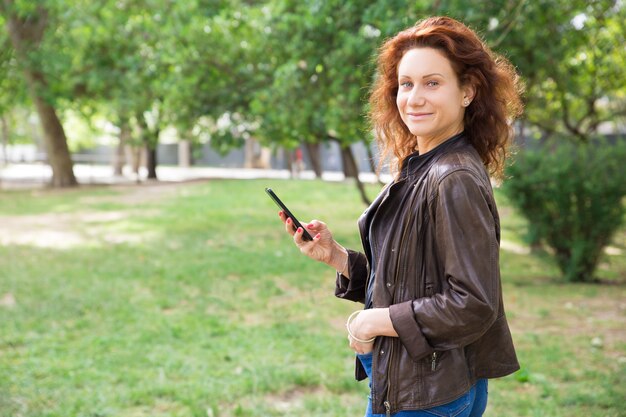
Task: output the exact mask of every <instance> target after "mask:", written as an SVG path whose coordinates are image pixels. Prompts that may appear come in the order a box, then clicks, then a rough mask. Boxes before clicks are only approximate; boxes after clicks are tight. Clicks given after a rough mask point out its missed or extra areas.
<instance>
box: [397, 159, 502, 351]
mask: <svg viewBox="0 0 626 417" xmlns="http://www.w3.org/2000/svg"><path fill="white" fill-rule="evenodd" d="M480 184H482V183H481V182H480V181H479V180H478V179H477V178H476V177H475V175H474V174H473V173H471V172H469V171H466V170H462V171H455V172H453V173H451V174H449V175H448V176H447V177H445V178H444V179H443V180H442V181H441V182H440V183H439V185H438V187H437V194H436V195H435V197H434V198H433V199H432V201H431V204H432V206H431V207H430V209H429V213H431V216H432V217H433V218H431V221H433V222H434V228H435V229H434V230H435V238H434V239H435V242H434V243H433V244H434V247H435V248H436V252H437V258H438V262H440V263H441V264H440V270H442V271H443V274H444V276H443V277H430V279H428V281H431V282H437V281H443V282H444V283H445V282H447V285H444V287H443V288H444V290H443V291H442V292H439V293H437V294H435V295H433V296H432V297H424V298H419V299H416V300H409V301H407V302H404V303H400V304H395V305H392V306H391V307H390V316H391V320H392V323H393V326H394V329H395V330H396V332H397V333H398V335H399V336H400V339H401V341H402V343H403V345H404V346H405V347H406V349H407V351H408V352H409V354H410V355H411V357H413V359H415V360H417V359H420V358H422V357H424V356H426V355H428V354H430V353H432V352H433V351H434V350H449V349H454V348H458V347H462V346H466V345H468V344H470V343H472V342H473V341H475V340H477V339H478V338H479V337H480V336H481V335H482V334H484V333H485V332H486V331H487V330H488V329H489V328H490V327H491V325H492V324H493V323H494V321H495V320H496V316H497V314H498V310H499V302H500V270H499V263H498V262H499V261H498V256H499V255H498V253H499V242H498V231H497V227H498V226H497V225H496V221H495V219H494V214H493V213H492V211H491V208H490V201H493V200H492V199H491V198H490V196H491V191H490V189H489V190H488V189H486V188H485V186H484V185H482V186H481V185H480ZM494 209H495V208H494Z"/></svg>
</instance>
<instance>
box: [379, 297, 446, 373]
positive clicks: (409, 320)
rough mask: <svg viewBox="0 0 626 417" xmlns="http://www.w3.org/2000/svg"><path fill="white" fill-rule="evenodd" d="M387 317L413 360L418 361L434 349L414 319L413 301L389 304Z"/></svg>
mask: <svg viewBox="0 0 626 417" xmlns="http://www.w3.org/2000/svg"><path fill="white" fill-rule="evenodd" d="M389 317H390V318H391V324H392V325H393V328H394V330H395V331H396V333H398V336H399V337H400V341H401V342H402V344H403V345H404V348H405V349H406V350H407V352H408V353H409V356H411V358H412V359H413V360H414V361H418V360H420V359H422V358H423V357H425V356H427V355H430V354H431V353H433V352H434V351H435V349H433V347H432V346H431V345H430V344H429V343H428V341H427V340H426V337H424V334H423V333H422V330H421V329H420V326H419V324H417V322H416V321H415V312H414V311H413V301H406V302H404V303H400V304H393V305H391V306H389Z"/></svg>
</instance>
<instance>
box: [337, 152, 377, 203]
mask: <svg viewBox="0 0 626 417" xmlns="http://www.w3.org/2000/svg"><path fill="white" fill-rule="evenodd" d="M339 146H340V147H341V161H342V163H343V172H344V174H345V176H346V178H354V182H355V183H356V188H357V189H358V190H359V194H360V196H361V201H363V203H364V204H365V205H366V206H369V205H370V204H372V203H371V201H370V200H369V198H367V194H366V192H365V187H364V186H363V183H362V182H361V179H360V178H359V167H358V165H357V163H356V160H355V159H354V154H353V153H352V148H351V147H350V145H347V146H345V147H344V146H342V145H341V143H340V144H339Z"/></svg>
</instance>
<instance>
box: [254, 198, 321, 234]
mask: <svg viewBox="0 0 626 417" xmlns="http://www.w3.org/2000/svg"><path fill="white" fill-rule="evenodd" d="M265 192H266V193H267V195H269V196H270V198H271V199H272V200H274V203H276V205H277V206H278V207H280V208H281V210H282V211H283V212H285V214H286V215H287V217H289V218H291V221H292V222H293V223H292V226H293V230H298V227H302V224H300V222H299V221H298V219H296V216H294V215H293V214H291V211H289V209H288V208H287V206H286V205H285V203H283V202H282V201H280V198H278V196H277V195H276V194H275V193H274V191H272V189H271V188H266V189H265ZM302 230H303V233H302V239H303V240H313V238H312V237H311V235H310V234H309V232H307V231H306V229H305V228H304V227H302Z"/></svg>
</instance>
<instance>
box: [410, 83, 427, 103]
mask: <svg viewBox="0 0 626 417" xmlns="http://www.w3.org/2000/svg"><path fill="white" fill-rule="evenodd" d="M407 104H408V105H409V106H423V105H424V96H423V95H422V92H421V91H420V89H419V88H417V87H415V88H413V90H411V92H410V93H409V97H408V99H407Z"/></svg>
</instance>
